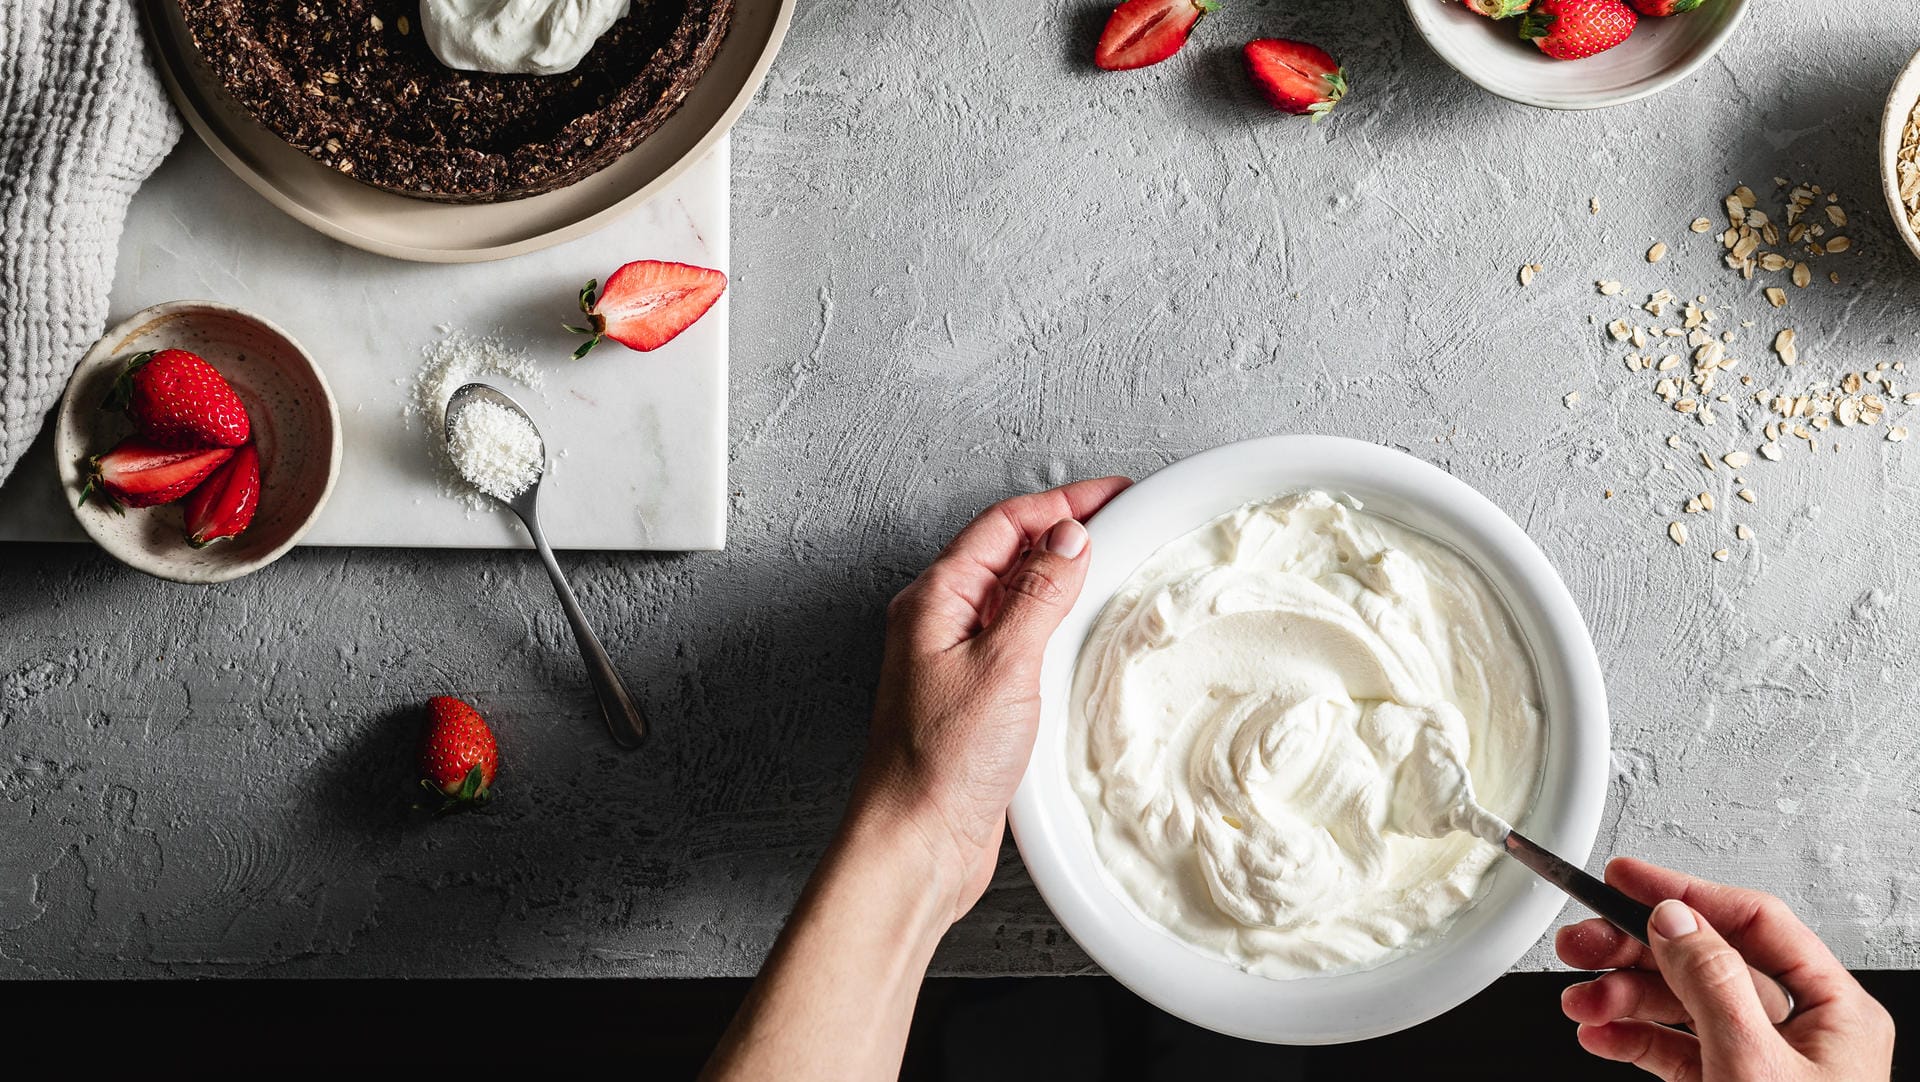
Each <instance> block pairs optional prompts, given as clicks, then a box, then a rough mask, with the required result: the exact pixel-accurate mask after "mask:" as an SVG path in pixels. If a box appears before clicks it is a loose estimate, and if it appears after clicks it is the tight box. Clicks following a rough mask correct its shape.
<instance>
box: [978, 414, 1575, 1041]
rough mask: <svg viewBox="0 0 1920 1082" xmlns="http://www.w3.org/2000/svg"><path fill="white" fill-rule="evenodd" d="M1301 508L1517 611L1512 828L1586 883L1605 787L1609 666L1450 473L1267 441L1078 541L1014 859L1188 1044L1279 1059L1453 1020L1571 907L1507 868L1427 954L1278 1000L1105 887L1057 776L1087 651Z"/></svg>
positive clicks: (1296, 986)
mask: <svg viewBox="0 0 1920 1082" xmlns="http://www.w3.org/2000/svg"><path fill="white" fill-rule="evenodd" d="M1308 488H1319V489H1323V490H1325V491H1328V492H1332V493H1343V494H1346V495H1350V496H1354V497H1357V498H1359V499H1360V500H1361V501H1362V502H1363V503H1364V504H1365V506H1366V508H1367V510H1369V511H1371V512H1374V513H1377V514H1381V515H1385V516H1386V517H1388V518H1391V519H1394V520H1395V521H1397V522H1400V523H1402V524H1404V525H1406V526H1409V527H1412V528H1413V529H1415V530H1418V531H1420V532H1421V533H1424V534H1426V535H1428V536H1429V537H1434V538H1438V539H1439V540H1441V541H1444V542H1446V543H1447V544H1449V545H1451V546H1453V548H1455V549H1456V550H1458V551H1459V552H1460V553H1461V554H1462V555H1464V556H1466V557H1467V559H1468V560H1470V561H1471V562H1472V563H1473V564H1474V566H1475V567H1477V568H1478V569H1479V570H1480V572H1481V573H1482V574H1484V575H1485V576H1486V577H1487V581H1488V582H1490V583H1491V584H1492V585H1493V587H1494V589H1495V590H1496V592H1498V593H1499V595H1500V597H1501V598H1502V600H1504V601H1505V602H1506V605H1507V609H1508V612H1509V613H1510V614H1511V615H1512V617H1513V621H1514V625H1515V627H1516V628H1517V629H1518V630H1519V632H1520V635H1521V638H1522V639H1523V640H1524V641H1525V643H1526V645H1527V648H1528V651H1529V652H1530V653H1531V654H1532V660H1533V665H1534V671H1535V674H1536V675H1537V676H1538V678H1539V684H1540V694H1541V712H1542V716H1543V717H1544V718H1545V723H1546V729H1547V733H1546V735H1547V741H1546V744H1547V746H1546V754H1545V758H1544V760H1543V762H1542V764H1541V770H1540V782H1539V789H1538V791H1537V793H1536V794H1535V796H1534V800H1533V804H1532V807H1531V808H1529V809H1528V811H1527V813H1526V814H1525V815H1523V816H1521V817H1520V818H1519V819H1518V820H1517V821H1516V822H1515V823H1514V825H1515V826H1516V827H1519V828H1520V829H1521V830H1522V831H1524V832H1525V833H1526V835H1527V836H1528V837H1530V838H1533V839H1534V840H1536V841H1538V842H1540V843H1541V844H1543V845H1545V846H1547V847H1548V848H1550V849H1552V850H1554V851H1555V852H1557V853H1558V854H1560V855H1561V856H1563V857H1565V858H1566V859H1568V860H1570V861H1572V862H1573V863H1575V864H1584V863H1585V862H1586V860H1587V857H1588V855H1589V854H1590V853H1591V852H1592V849H1593V842H1594V838H1595V836H1596V835H1597V834H1598V832H1599V829H1600V814H1601V810H1602V808H1603V806H1604V805H1605V803H1606V795H1607V780H1608V777H1609V771H1610V767H1609V765H1608V747H1609V743H1610V740H1609V730H1608V721H1607V702H1606V690H1605V688H1604V687H1603V686H1602V684H1601V679H1600V662H1599V659H1598V658H1597V657H1596V656H1595V654H1594V650H1593V642H1592V640H1591V639H1590V638H1589V637H1588V635H1587V628H1586V624H1585V622H1584V621H1582V620H1581V618H1580V611H1579V609H1578V608H1576V607H1575V605H1574V603H1573V598H1572V597H1571V596H1570V595H1569V594H1568V593H1567V588H1566V585H1565V584H1564V583H1562V582H1561V581H1560V576H1559V575H1557V574H1556V573H1555V572H1554V570H1553V567H1552V565H1551V564H1549V563H1548V562H1547V558H1546V556H1545V555H1544V554H1542V553H1541V551H1540V550H1539V548H1538V547H1536V546H1535V545H1534V543H1533V541H1532V540H1531V539H1529V538H1528V537H1527V535H1526V533H1525V531H1523V530H1521V529H1520V527H1519V526H1518V525H1516V524H1515V523H1514V521H1513V520H1512V519H1510V518H1508V517H1507V516H1506V515H1505V514H1504V513H1502V512H1501V511H1500V509H1499V508H1498V507H1496V506H1494V505H1493V503H1492V502H1491V501H1489V500H1488V499H1487V498H1486V497H1485V496H1482V495H1480V494H1479V493H1478V492H1475V491H1474V490H1473V489H1472V488H1470V487H1468V486H1467V485H1466V484H1464V483H1462V482H1461V481H1459V480H1458V479H1456V478H1454V477H1453V476H1451V475H1449V474H1447V473H1446V472H1444V471H1442V470H1439V469H1436V468H1435V467H1433V466H1430V465H1428V464H1427V463H1425V462H1421V461H1420V460H1418V459H1416V458H1414V457H1412V456H1410V455H1406V454H1403V453H1401V452H1399V451H1394V450H1390V449H1388V448H1385V447H1380V446H1376V445H1374V444H1371V443H1362V442H1360V441H1358V440H1348V439H1337V438H1333V437H1328V436H1271V437H1268V438H1265V439H1257V440H1248V441H1246V442H1244V443H1235V444H1229V445H1227V446H1225V447H1216V448H1214V449H1213V450H1211V451H1204V452H1202V453H1200V454H1197V455H1194V456H1193V457H1191V458H1186V459H1182V460H1181V461H1179V462H1176V463H1174V464H1173V465H1171V466H1168V467H1167V468H1166V469H1163V470H1161V471H1160V472H1159V473H1156V474H1154V475H1153V476H1151V477H1149V478H1147V479H1145V480H1143V481H1141V482H1140V483H1139V484H1136V485H1134V486H1133V487H1132V488H1129V489H1127V490H1126V491H1125V492H1122V493H1121V494H1120V495H1118V496H1116V497H1114V499H1113V501H1112V502H1111V503H1109V504H1108V505H1107V506H1106V507H1104V508H1102V509H1101V511H1100V513H1099V514H1097V515H1095V516H1094V517H1093V519H1092V521H1090V522H1088V523H1087V532H1088V534H1089V535H1090V536H1091V537H1092V556H1091V559H1092V561H1093V562H1092V563H1091V564H1090V565H1089V566H1088V568H1087V579H1086V584H1085V586H1084V587H1083V588H1082V590H1081V594H1080V598H1079V600H1078V601H1077V602H1076V603H1075V604H1074V607H1073V609H1072V610H1071V611H1070V612H1068V614H1067V617H1066V619H1065V620H1064V621H1062V622H1061V624H1060V628H1059V630H1057V631H1055V632H1054V635H1053V638H1052V639H1051V640H1050V641H1049V642H1048V644H1047V651H1046V656H1045V660H1044V661H1043V663H1042V665H1041V671H1040V731H1039V735H1038V738H1037V739H1036V741H1035V743H1034V749H1033V758H1032V759H1031V760H1030V761H1029V763H1028V766H1027V772H1026V775H1025V776H1024V777H1023V778H1022V779H1021V782H1020V788H1019V791H1018V792H1017V793H1016V794H1015V795H1014V800H1013V808H1012V813H1011V819H1012V824H1013V834H1014V839H1015V840H1016V841H1017V842H1018V843H1019V845H1020V856H1021V859H1022V860H1024V861H1025V862H1026V865H1027V870H1028V872H1029V873H1030V874H1031V875H1032V877H1033V882H1034V885H1035V886H1036V887H1038V888H1039V890H1040V894H1041V897H1043V898H1045V899H1046V902H1047V905H1048V906H1049V907H1050V908H1051V909H1052V910H1053V912H1054V915H1055V916H1056V917H1058V918H1059V919H1060V924H1061V926H1062V927H1064V928H1065V929H1066V930H1067V934H1069V935H1071V936H1072V937H1073V938H1074V940H1075V941H1076V942H1078V943H1079V944H1080V946H1081V947H1082V948H1084V949H1085V950H1086V952H1087V954H1088V955H1089V956H1090V957H1092V958H1093V960H1094V961H1095V962H1097V963H1099V964H1100V967H1101V968H1102V969H1104V970H1106V971H1107V972H1108V973H1109V974H1111V975H1112V976H1113V977H1114V978H1115V979H1116V980H1118V981H1120V983H1122V984H1124V985H1126V986H1127V987H1128V988H1131V989H1133V991H1134V992H1136V993H1138V994H1139V995H1140V996H1141V997H1142V998H1144V999H1146V1000H1148V1001H1149V1002H1151V1003H1153V1004H1155V1005H1156V1006H1158V1007H1160V1008H1161V1009H1162V1010H1164V1011H1167V1012H1168V1013H1169V1014H1173V1015H1176V1016H1178V1017H1181V1018H1184V1019H1186V1020H1187V1021H1189V1022H1192V1023H1194V1024H1196V1025H1201V1026H1205V1027H1207V1028H1208V1029H1213V1030H1217V1031H1219V1032H1221V1033H1229V1034H1232V1035H1234V1036H1236V1037H1244V1038H1247V1039H1249V1040H1256V1041H1269V1042H1273V1043H1282V1044H1331V1043H1335V1042H1340V1041H1357V1040H1361V1039H1364V1038H1367V1037H1377V1036H1380V1035H1382V1034H1386V1033H1392V1032H1394V1031H1396V1030H1401V1029H1405V1028H1407V1027H1408V1026H1412V1025H1415V1024H1417V1023H1420V1022H1424V1021H1426V1020H1427V1019H1429V1018H1433V1017H1436V1016H1438V1015H1440V1014H1442V1013H1443V1012H1445V1011H1448V1010H1451V1009H1452V1008H1454V1007H1456V1006H1458V1005H1460V1004H1461V1003H1464V1002H1466V1001H1467V1000H1468V999H1469V998H1471V997H1472V996H1473V995H1474V994H1475V993H1477V992H1479V991H1480V990H1481V989H1482V988H1485V987H1486V986H1487V985H1488V984H1491V983H1492V982H1493V981H1494V979H1495V978H1497V977H1499V976H1500V975H1501V974H1502V973H1505V972H1506V971H1507V970H1508V969H1509V968H1510V967H1511V966H1513V964H1514V963H1515V962H1518V961H1519V960H1520V959H1521V957H1522V956H1524V955H1525V954H1526V953H1527V951H1528V950H1529V949H1531V948H1532V947H1533V945H1534V944H1535V943H1537V942H1539V940H1540V937H1541V936H1542V935H1544V934H1545V933H1546V931H1547V929H1549V928H1551V927H1552V926H1553V922H1554V919H1555V917H1556V916H1557V915H1558V914H1559V913H1560V911H1561V909H1563V908H1564V907H1565V906H1566V905H1567V899H1566V897H1565V895H1563V894H1561V893H1560V892H1559V891H1558V890H1556V889H1555V888H1553V887H1551V886H1548V885H1547V884H1546V883H1544V882H1541V881H1540V880H1539V879H1538V878H1536V877H1535V876H1534V875H1533V874H1532V873H1530V872H1528V871H1527V870H1526V869H1525V868H1522V867H1521V866H1520V865H1519V864H1518V863H1517V862H1514V861H1504V860H1503V861H1501V862H1500V863H1499V864H1496V865H1495V866H1494V868H1493V869H1492V871H1490V872H1489V873H1488V875H1487V879H1486V882H1485V883H1484V884H1483V886H1482V888H1481V893H1480V896H1479V898H1478V899H1477V900H1476V901H1475V903H1474V905H1473V906H1472V907H1471V908H1469V909H1467V910H1466V911H1465V912H1464V913H1462V914H1461V915H1460V917H1459V919H1457V920H1455V921H1454V922H1453V924H1452V925H1451V926H1449V927H1448V928H1447V930H1446V931H1445V933H1444V934H1443V935H1441V937H1440V938H1439V939H1438V940H1436V941H1435V942H1433V943H1430V944H1428V945H1427V946H1425V947H1422V948H1421V949H1419V950H1416V951H1413V952H1411V953H1408V954H1405V955H1402V956H1400V957H1398V958H1395V959H1393V960H1391V961H1389V962H1387V963H1386V964H1384V965H1381V966H1379V967H1377V968H1374V969H1368V970H1364V971H1361V972H1358V973H1342V974H1338V975H1334V976H1327V977H1306V978H1298V979H1292V980H1275V979H1271V978H1267V977H1259V976H1255V975H1253V974H1251V973H1248V972H1246V971H1245V970H1243V969H1240V968H1238V967H1236V966H1234V965H1233V964H1231V963H1229V962H1227V961H1225V960H1222V959H1219V958H1216V957H1212V956H1209V955H1206V954H1202V953H1200V952H1199V951H1197V950H1195V949H1193V948H1191V947H1189V946H1188V945H1187V944H1185V943H1184V942H1181V941H1180V940H1178V939H1175V938H1174V936H1173V935H1172V933H1170V932H1167V931H1165V930H1163V929H1162V928H1161V927H1160V926H1158V925H1156V924H1154V923H1152V922H1151V921H1149V920H1148V919H1147V918H1146V917H1144V916H1142V915H1141V914H1140V912H1139V910H1138V909H1136V908H1135V907H1134V906H1133V904H1132V903H1131V902H1130V901H1129V899H1128V897H1127V895H1126V892H1125V890H1124V889H1122V888H1121V887H1120V886H1119V885H1118V884H1116V883H1115V882H1114V880H1113V878H1112V877H1111V876H1110V875H1108V874H1107V873H1106V871H1105V868H1104V866H1103V865H1102V864H1101V862H1100V859H1099V857H1098V855H1097V854H1096V852H1095V850H1094V840H1093V828H1092V825H1091V824H1090V823H1089V822H1088V819H1087V810H1086V807H1085V806H1084V805H1083V804H1082V803H1081V801H1080V798H1079V796H1078V795H1077V794H1076V793H1075V792H1074V789H1073V785H1072V783H1071V781H1069V780H1068V776H1067V767H1066V763H1067V756H1068V755H1070V754H1075V753H1074V752H1073V751H1072V750H1071V749H1069V748H1068V747H1067V733H1068V730H1069V725H1068V712H1069V698H1070V693H1071V689H1072V686H1073V672H1074V667H1075V666H1076V664H1077V663H1078V659H1079V655H1080V650H1081V647H1082V644H1083V643H1084V642H1085V641H1086V636H1087V632H1088V631H1089V630H1091V628H1092V626H1093V622H1094V620H1095V618H1096V617H1097V616H1098V615H1099V613H1100V610H1101V609H1102V608H1103V607H1104V606H1105V605H1106V604H1107V601H1108V600H1109V599H1110V598H1111V597H1112V596H1113V594H1114V591H1116V590H1117V589H1119V588H1120V586H1121V585H1123V584H1124V583H1125V582H1126V580H1127V578H1128V576H1130V575H1131V574H1132V573H1133V570H1134V569H1135V568H1136V567H1138V566H1139V565H1140V563H1141V562H1142V561H1143V560H1145V559H1146V558H1147V557H1148V556H1150V555H1152V554H1153V553H1154V552H1155V551H1156V550H1158V549H1159V548H1160V547H1162V546H1163V545H1165V544H1167V543H1168V542H1170V541H1173V540H1174V539H1176V538H1178V537H1181V536H1183V535H1184V534H1186V533H1188V532H1189V531H1191V530H1194V529H1196V528H1198V527H1200V526H1202V525H1204V524H1205V523H1207V522H1210V521H1212V520H1213V519H1214V518H1216V517H1218V516H1220V515H1223V514H1225V513H1227V512H1228V511H1231V510H1233V509H1234V508H1236V507H1238V506H1240V505H1241V504H1243V503H1246V502H1248V501H1250V500H1255V499H1262V498H1266V497H1272V496H1278V495H1282V494H1285V493H1289V492H1297V491H1300V490H1302V489H1308ZM1080 754H1084V752H1081V753H1080Z"/></svg>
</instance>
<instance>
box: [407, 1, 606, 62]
mask: <svg viewBox="0 0 1920 1082" xmlns="http://www.w3.org/2000/svg"><path fill="white" fill-rule="evenodd" d="M628 6H629V0H420V32H421V33H423V34H425V35H426V38H427V47H428V48H430V49H432V50H433V55H434V56H437V57H439V58H440V62H441V63H442V64H445V65H446V66H448V67H450V68H454V69H456V70H459V71H491V72H499V73H502V74H507V75H558V74H559V73H561V72H563V71H572V70H573V66H574V65H575V64H578V63H579V62H580V58H581V57H583V56H585V55H587V53H588V51H589V50H591V49H592V48H593V43H594V42H596V41H598V40H600V35H602V34H604V33H606V32H607V29H608V28H609V27H611V26H612V25H613V24H614V23H616V22H618V21H619V20H621V19H623V18H625V17H626V14H627V10H628Z"/></svg>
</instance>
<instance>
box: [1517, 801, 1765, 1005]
mask: <svg viewBox="0 0 1920 1082" xmlns="http://www.w3.org/2000/svg"><path fill="white" fill-rule="evenodd" d="M1504 848H1505V849H1506V851H1507V854H1508V855H1509V856H1511V857H1513V858H1514V859H1515V860H1517V861H1519V862H1520V863H1522V864H1525V865H1526V866H1527V867H1529V868H1532V869H1533V870H1534V871H1535V872H1536V873H1538V874H1539V876H1540V878H1542V879H1544V880H1546V881H1547V882H1549V883H1552V884H1553V885H1554V886H1556V887H1559V888H1560V889H1561V890H1563V891H1566V892H1567V895H1568V897H1571V898H1572V899H1573V900H1574V901H1576V902H1579V903H1580V904H1581V905H1584V906H1586V907H1587V908H1588V909H1591V910H1593V911H1594V912H1595V913H1598V914H1600V915H1601V916H1602V917H1604V918H1606V920H1607V923H1609V924H1611V925H1613V926H1614V927H1615V928H1618V929H1620V930H1621V931H1623V932H1625V933H1627V934H1628V935H1630V936H1632V937H1633V938H1635V939H1637V940H1639V941H1640V942H1641V944H1643V945H1647V923H1648V922H1649V921H1651V920H1652V919H1653V907H1652V906H1650V905H1646V904H1644V903H1642V902H1637V901H1634V900H1633V899H1632V898H1629V897H1627V896H1626V895H1625V894H1623V893H1621V892H1620V891H1619V890H1617V889H1615V888H1614V887H1610V886H1608V885H1607V884H1605V883H1603V882H1601V881H1600V880H1598V879H1595V878H1594V877H1593V876H1591V875H1588V874H1587V873H1586V872H1584V871H1582V870H1581V869H1579V868H1576V867H1574V866H1573V865H1571V864H1569V863H1567V862H1566V861H1564V860H1561V859H1560V858H1559V857H1558V856H1556V855H1554V854H1553V853H1552V852H1551V851H1550V850H1548V849H1546V848H1545V847H1544V846H1542V845H1540V844H1539V843H1538V842H1536V841H1534V840H1533V839H1531V838H1529V837H1527V836H1526V835H1524V834H1522V833H1520V832H1519V831H1517V830H1512V831H1508V832H1507V841H1506V845H1505V846H1504ZM1747 975H1748V976H1750V977H1752V978H1753V989H1754V991H1755V992H1758V993H1759V995H1760V1005H1761V1006H1762V1007H1764V1008H1766V1012H1767V1019H1768V1020H1769V1021H1771V1022H1772V1023H1773V1024H1774V1025H1776V1026H1777V1025H1780V1024H1781V1023H1783V1022H1785V1021H1786V1020H1787V1019H1788V1018H1790V1017H1792V1016H1793V1009H1794V1005H1793V995H1792V993H1790V992H1788V991H1787V990H1786V989H1785V988H1784V987H1782V986H1781V984H1780V982H1779V981H1776V980H1774V979H1773V978H1772V977H1769V976H1767V975H1766V974H1765V973H1762V972H1760V971H1759V970H1757V969H1755V968H1753V967H1752V966H1748V967H1747Z"/></svg>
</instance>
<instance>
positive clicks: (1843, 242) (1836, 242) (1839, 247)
mask: <svg viewBox="0 0 1920 1082" xmlns="http://www.w3.org/2000/svg"><path fill="white" fill-rule="evenodd" d="M1851 247H1853V241H1851V240H1849V239H1848V238H1846V237H1835V238H1833V239H1832V240H1830V241H1828V242H1827V251H1829V252H1835V253H1838V252H1844V251H1846V250H1847V249H1849V248H1851Z"/></svg>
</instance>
